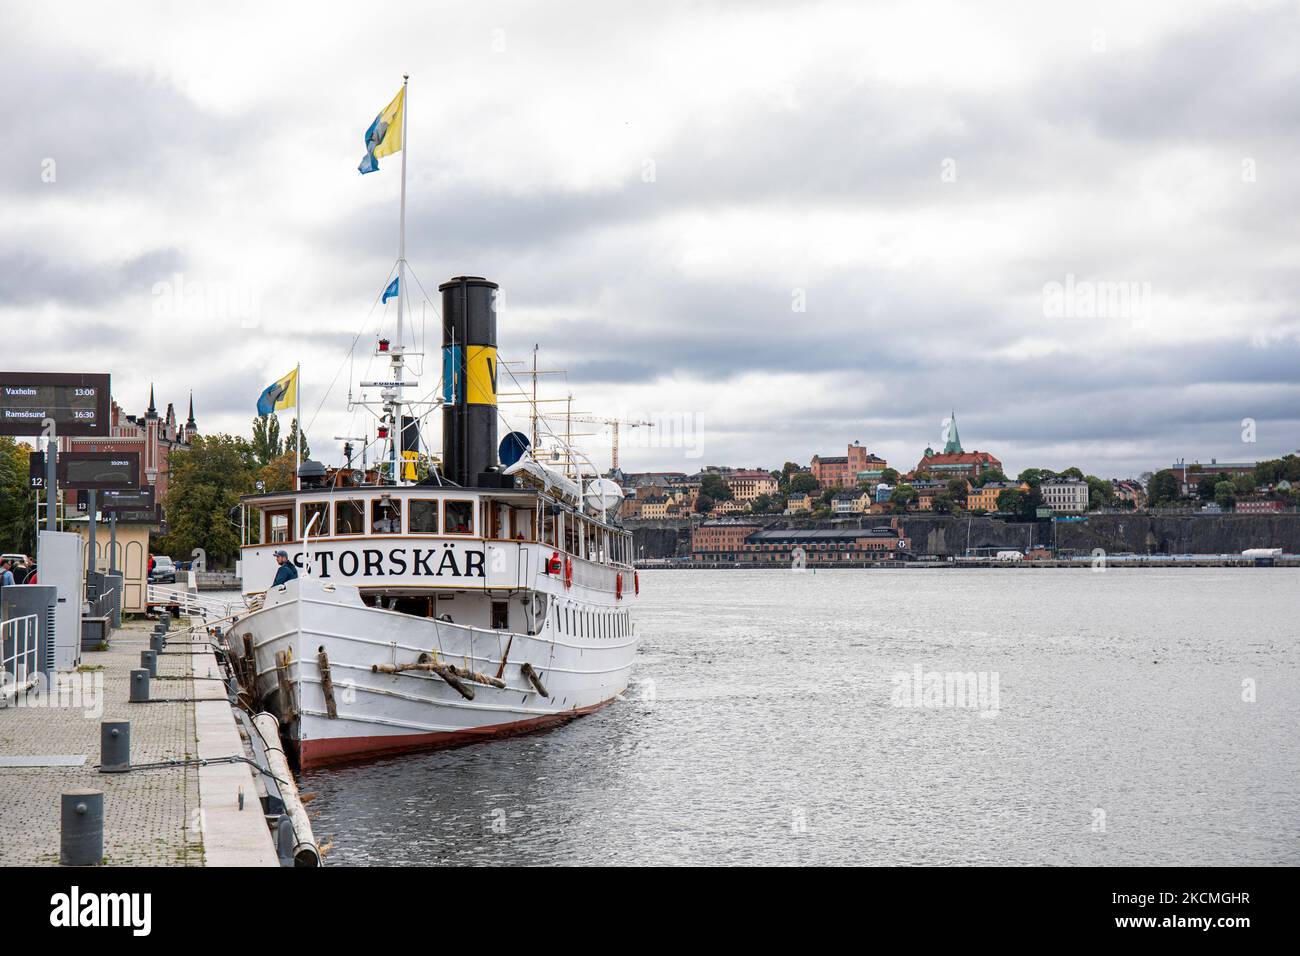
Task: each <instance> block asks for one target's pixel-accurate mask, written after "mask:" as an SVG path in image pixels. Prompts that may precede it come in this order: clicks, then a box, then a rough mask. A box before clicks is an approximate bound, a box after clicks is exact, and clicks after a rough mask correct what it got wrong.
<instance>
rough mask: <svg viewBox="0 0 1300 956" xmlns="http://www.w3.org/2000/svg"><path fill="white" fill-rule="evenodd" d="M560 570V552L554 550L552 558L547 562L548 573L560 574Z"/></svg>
mask: <svg viewBox="0 0 1300 956" xmlns="http://www.w3.org/2000/svg"><path fill="white" fill-rule="evenodd" d="M560 570H561V565H560V552H558V551H552V552H551V558H550V560H549V561H547V562H546V573H547V574H559V573H560Z"/></svg>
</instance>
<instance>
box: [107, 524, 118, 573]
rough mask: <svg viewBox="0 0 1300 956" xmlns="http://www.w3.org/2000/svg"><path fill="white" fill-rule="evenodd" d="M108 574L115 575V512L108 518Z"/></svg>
mask: <svg viewBox="0 0 1300 956" xmlns="http://www.w3.org/2000/svg"><path fill="white" fill-rule="evenodd" d="M108 573H109V574H117V512H116V511H114V512H111V513H110V514H109V516H108Z"/></svg>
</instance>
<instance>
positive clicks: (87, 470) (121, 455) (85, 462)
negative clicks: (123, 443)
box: [59, 451, 140, 491]
mask: <svg viewBox="0 0 1300 956" xmlns="http://www.w3.org/2000/svg"><path fill="white" fill-rule="evenodd" d="M59 482H60V483H61V484H62V485H63V486H64V487H65V488H86V489H92V488H93V489H110V488H119V489H123V490H129V491H134V490H136V489H137V488H139V487H140V453H139V452H134V451H130V452H122V451H100V452H76V451H70V452H64V453H63V454H61V455H59Z"/></svg>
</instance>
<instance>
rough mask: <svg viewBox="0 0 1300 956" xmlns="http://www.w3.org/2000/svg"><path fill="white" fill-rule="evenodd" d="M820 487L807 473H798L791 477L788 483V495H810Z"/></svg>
mask: <svg viewBox="0 0 1300 956" xmlns="http://www.w3.org/2000/svg"><path fill="white" fill-rule="evenodd" d="M820 487H821V483H820V482H818V481H817V479H816V478H814V477H813V476H812V475H810V474H808V473H807V472H800V473H799V474H797V475H793V476H791V478H790V482H789V491H788V493H789V494H792V495H797V494H811V493H812V492H814V491H816V490H817V489H818V488H820Z"/></svg>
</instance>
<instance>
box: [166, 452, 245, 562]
mask: <svg viewBox="0 0 1300 956" xmlns="http://www.w3.org/2000/svg"><path fill="white" fill-rule="evenodd" d="M251 458H252V449H251V446H250V445H249V443H248V441H247V440H245V439H243V438H240V437H237V436H233V435H204V436H199V437H197V438H195V440H194V442H193V443H192V444H191V445H190V447H189V449H187V450H178V451H173V452H172V453H171V457H170V458H169V468H170V479H169V484H168V489H167V536H166V538H165V539H164V541H163V547H164V549H165V550H167V551H169V552H171V553H172V554H179V555H189V554H190V553H191V552H192V551H193V550H194V549H195V548H202V549H203V550H204V551H206V552H207V555H208V560H209V562H211V563H212V564H214V565H222V564H226V563H227V562H229V560H230V559H231V558H233V557H234V556H235V555H236V554H237V553H238V552H239V525H238V522H237V520H236V519H232V517H231V515H232V513H233V512H234V509H235V508H236V507H238V505H239V496H240V495H244V494H249V493H250V492H252V491H253V475H252V472H251V471H250V469H249V461H250V459H251Z"/></svg>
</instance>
